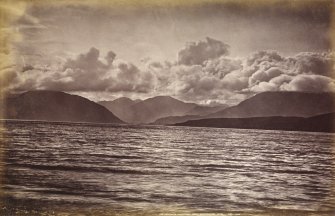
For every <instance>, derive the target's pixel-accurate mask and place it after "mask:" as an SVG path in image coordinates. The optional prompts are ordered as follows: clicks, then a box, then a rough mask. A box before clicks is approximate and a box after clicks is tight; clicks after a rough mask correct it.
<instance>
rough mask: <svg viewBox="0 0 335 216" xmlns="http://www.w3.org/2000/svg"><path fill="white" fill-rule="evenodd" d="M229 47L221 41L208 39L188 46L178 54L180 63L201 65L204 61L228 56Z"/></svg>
mask: <svg viewBox="0 0 335 216" xmlns="http://www.w3.org/2000/svg"><path fill="white" fill-rule="evenodd" d="M228 49H229V46H228V45H227V44H225V43H223V42H221V41H218V40H215V39H212V38H209V37H207V38H206V40H205V41H199V42H191V43H188V44H186V47H184V48H183V49H182V50H180V51H179V52H178V63H179V64H184V65H201V64H202V63H203V62H204V61H206V60H209V59H214V58H217V57H220V56H222V55H227V54H228Z"/></svg>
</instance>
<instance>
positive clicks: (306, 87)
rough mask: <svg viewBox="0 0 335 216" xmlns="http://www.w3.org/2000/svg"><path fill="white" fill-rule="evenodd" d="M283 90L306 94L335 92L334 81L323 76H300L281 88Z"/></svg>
mask: <svg viewBox="0 0 335 216" xmlns="http://www.w3.org/2000/svg"><path fill="white" fill-rule="evenodd" d="M281 90H286V91H304V92H330V91H334V90H335V82H334V80H333V79H331V78H329V77H326V76H321V75H306V74H302V75H298V76H296V77H294V78H293V79H292V80H291V81H290V82H289V83H285V84H284V85H282V86H281Z"/></svg>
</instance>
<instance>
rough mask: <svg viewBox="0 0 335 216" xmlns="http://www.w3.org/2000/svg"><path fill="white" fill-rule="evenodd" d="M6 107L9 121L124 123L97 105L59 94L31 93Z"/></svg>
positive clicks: (15, 97)
mask: <svg viewBox="0 0 335 216" xmlns="http://www.w3.org/2000/svg"><path fill="white" fill-rule="evenodd" d="M3 106H4V107H2V109H4V110H5V118H7V119H29V120H46V121H71V122H99V123H100V122H101V123H123V122H122V121H121V120H120V119H119V118H117V117H116V116H115V115H114V114H113V113H111V112H110V111H108V110H107V109H106V108H105V107H103V106H101V105H99V104H97V103H94V102H92V101H90V100H88V99H86V98H83V97H80V96H77V95H70V94H67V93H64V92H57V91H29V92H25V93H22V94H18V95H11V96H8V97H7V99H6V103H5V104H3Z"/></svg>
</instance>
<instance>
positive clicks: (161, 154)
mask: <svg viewBox="0 0 335 216" xmlns="http://www.w3.org/2000/svg"><path fill="white" fill-rule="evenodd" d="M3 123H4V125H5V129H3V133H2V136H3V138H4V139H5V143H3V145H2V150H3V152H4V160H3V161H2V164H3V167H5V169H4V173H3V174H4V183H3V184H2V189H3V191H4V192H5V194H6V196H7V197H9V198H13V199H16V200H20V199H21V200H24V199H29V200H30V201H31V202H33V201H46V202H55V203H57V202H61V203H65V204H68V205H74V204H76V203H82V204H84V205H87V206H90V205H99V204H102V205H104V206H110V207H111V208H133V209H140V210H146V209H164V208H165V209H186V210H190V211H194V212H227V211H253V210H263V209H295V210H311V211H317V210H327V211H333V210H334V209H335V206H334V203H333V202H334V194H333V188H332V185H333V182H334V173H333V169H334V162H333V159H334V153H333V148H334V134H331V133H310V132H290V131H271V130H245V129H223V128H191V127H172V126H171V127H168V126H127V125H107V124H89V123H60V122H58V123H55V122H34V121H9V120H8V121H6V122H3Z"/></svg>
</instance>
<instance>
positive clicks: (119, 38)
mask: <svg viewBox="0 0 335 216" xmlns="http://www.w3.org/2000/svg"><path fill="white" fill-rule="evenodd" d="M78 2H79V1H77V3H76V4H73V3H68V4H28V5H25V7H24V13H23V14H22V15H20V16H18V17H17V19H15V20H13V21H12V22H11V26H10V28H12V29H13V30H14V31H15V32H17V33H18V34H19V35H20V39H19V40H17V41H14V42H13V46H12V48H11V50H10V52H11V53H12V54H14V55H15V64H13V65H11V66H8V67H5V68H6V70H7V73H8V74H10V76H9V77H11V79H10V84H9V85H8V90H9V91H12V92H22V91H27V90H34V89H47V90H57V91H65V92H69V93H73V94H79V95H82V96H85V97H88V98H89V99H91V100H94V101H99V100H112V99H115V98H117V97H121V96H126V97H130V98H132V99H137V98H141V99H145V98H148V97H153V96H157V95H170V96H173V97H175V98H178V99H181V100H184V101H189V102H196V103H201V104H209V105H214V104H217V103H224V104H234V103H237V102H239V101H241V100H243V99H245V98H247V97H249V96H250V95H252V94H254V93H257V92H262V91H313V92H324V91H334V87H335V83H334V79H333V76H332V71H333V69H334V67H333V63H332V62H333V53H332V49H331V41H330V30H331V19H332V18H331V15H332V11H331V9H332V6H333V5H332V1H321V2H318V3H316V1H311V2H312V3H311V4H298V5H295V4H292V3H290V1H279V2H278V1H277V2H276V3H273V4H258V5H257V4H246V3H245V4H243V3H242V4H241V3H234V2H233V1H222V2H221V3H220V2H219V1H202V2H201V1H200V3H197V4H193V5H187V4H184V5H182V4H180V5H178V4H173V5H172V4H171V5H168V4H162V5H160V4H148V5H145V4H142V5H136V6H134V5H132V6H130V5H129V6H122V5H121V6H120V5H119V6H106V5H90V4H79V3H78ZM245 2H246V1H245Z"/></svg>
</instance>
